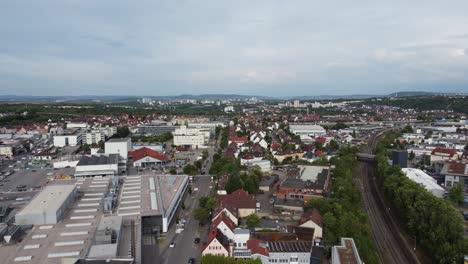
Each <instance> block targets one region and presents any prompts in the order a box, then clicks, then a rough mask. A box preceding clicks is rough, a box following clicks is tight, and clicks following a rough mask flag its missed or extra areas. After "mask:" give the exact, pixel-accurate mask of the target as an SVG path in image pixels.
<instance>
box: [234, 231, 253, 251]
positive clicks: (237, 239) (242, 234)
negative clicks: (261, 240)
mask: <svg viewBox="0 0 468 264" xmlns="http://www.w3.org/2000/svg"><path fill="white" fill-rule="evenodd" d="M249 239H250V230H249V229H244V228H236V229H234V238H233V244H234V248H235V249H247V241H249Z"/></svg>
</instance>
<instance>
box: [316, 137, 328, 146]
mask: <svg viewBox="0 0 468 264" xmlns="http://www.w3.org/2000/svg"><path fill="white" fill-rule="evenodd" d="M315 142H319V143H323V144H325V142H327V139H326V138H324V137H319V138H316V139H315Z"/></svg>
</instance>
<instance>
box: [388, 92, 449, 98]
mask: <svg viewBox="0 0 468 264" xmlns="http://www.w3.org/2000/svg"><path fill="white" fill-rule="evenodd" d="M439 94H441V93H432V92H422V91H414V92H411V91H408V92H404V91H403V92H396V93H391V94H389V95H388V96H390V97H411V96H431V95H439Z"/></svg>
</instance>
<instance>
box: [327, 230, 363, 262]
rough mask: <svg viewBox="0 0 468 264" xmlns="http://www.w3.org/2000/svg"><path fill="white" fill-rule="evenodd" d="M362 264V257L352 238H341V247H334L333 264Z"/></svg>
mask: <svg viewBox="0 0 468 264" xmlns="http://www.w3.org/2000/svg"><path fill="white" fill-rule="evenodd" d="M344 263H355V264H362V263H363V262H362V260H361V257H360V256H359V252H358V250H357V248H356V244H355V243H354V239H352V238H343V237H342V238H341V245H338V246H333V248H332V256H331V264H344Z"/></svg>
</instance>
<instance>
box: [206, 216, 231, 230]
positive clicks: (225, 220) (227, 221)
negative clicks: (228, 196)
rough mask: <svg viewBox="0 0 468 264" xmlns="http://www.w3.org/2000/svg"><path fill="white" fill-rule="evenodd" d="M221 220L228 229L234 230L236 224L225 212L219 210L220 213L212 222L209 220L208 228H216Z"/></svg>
mask: <svg viewBox="0 0 468 264" xmlns="http://www.w3.org/2000/svg"><path fill="white" fill-rule="evenodd" d="M221 222H223V223H224V224H225V225H226V226H227V227H228V228H229V229H231V231H233V232H234V229H235V228H236V224H235V223H234V222H232V220H231V218H229V217H228V216H227V215H226V213H225V212H221V215H220V216H219V217H216V218H215V219H214V220H213V222H211V226H210V230H214V229H217V228H218V226H219V224H221Z"/></svg>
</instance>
